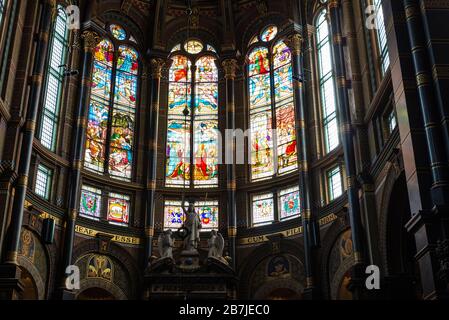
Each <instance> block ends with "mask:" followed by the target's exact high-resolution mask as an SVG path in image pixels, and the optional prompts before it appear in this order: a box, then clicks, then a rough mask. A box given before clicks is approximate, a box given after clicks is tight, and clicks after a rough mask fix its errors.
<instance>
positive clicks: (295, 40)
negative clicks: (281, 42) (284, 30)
mask: <svg viewBox="0 0 449 320" xmlns="http://www.w3.org/2000/svg"><path fill="white" fill-rule="evenodd" d="M302 41H303V38H302V35H301V34H299V33H293V34H291V35H289V36H288V37H287V39H286V41H285V43H286V45H287V46H288V47H289V48H290V50H291V51H292V53H293V55H300V54H301V48H302Z"/></svg>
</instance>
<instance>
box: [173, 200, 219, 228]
mask: <svg viewBox="0 0 449 320" xmlns="http://www.w3.org/2000/svg"><path fill="white" fill-rule="evenodd" d="M194 207H195V212H196V213H197V214H198V216H199V218H200V220H201V225H202V228H201V232H206V231H210V230H218V213H219V212H218V211H219V210H218V207H219V204H218V201H216V200H213V201H197V202H195V203H194ZM184 221H185V215H184V212H183V211H182V208H181V201H172V200H166V201H165V206H164V230H173V231H175V230H178V229H179V228H181V227H182V224H183V223H184Z"/></svg>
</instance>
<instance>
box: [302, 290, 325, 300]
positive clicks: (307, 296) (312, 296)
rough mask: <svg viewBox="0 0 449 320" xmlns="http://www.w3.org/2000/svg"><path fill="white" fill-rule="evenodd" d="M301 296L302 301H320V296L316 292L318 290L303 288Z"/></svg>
mask: <svg viewBox="0 0 449 320" xmlns="http://www.w3.org/2000/svg"><path fill="white" fill-rule="evenodd" d="M302 295H303V299H304V300H319V299H321V296H320V294H319V292H318V288H316V287H311V288H305V289H304V292H303V294H302Z"/></svg>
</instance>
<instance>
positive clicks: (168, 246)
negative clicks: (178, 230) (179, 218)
mask: <svg viewBox="0 0 449 320" xmlns="http://www.w3.org/2000/svg"><path fill="white" fill-rule="evenodd" d="M174 243H175V240H174V238H173V236H172V231H171V230H167V231H164V232H162V233H161V234H160V235H159V239H158V246H159V253H160V255H161V258H160V259H166V258H170V259H173V246H174Z"/></svg>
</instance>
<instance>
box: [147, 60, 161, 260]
mask: <svg viewBox="0 0 449 320" xmlns="http://www.w3.org/2000/svg"><path fill="white" fill-rule="evenodd" d="M164 65H165V61H164V60H162V59H159V58H153V59H151V89H150V90H151V91H150V99H151V108H150V112H149V115H148V117H147V119H148V125H147V128H148V131H147V132H146V135H147V137H148V140H147V141H148V144H147V147H148V174H147V187H146V220H145V226H146V228H145V262H146V263H145V264H146V266H147V265H148V262H149V259H150V258H151V255H152V251H153V238H154V211H155V196H156V187H157V181H156V177H157V145H158V133H159V101H160V88H161V78H162V68H163V67H164ZM146 266H145V267H146Z"/></svg>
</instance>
